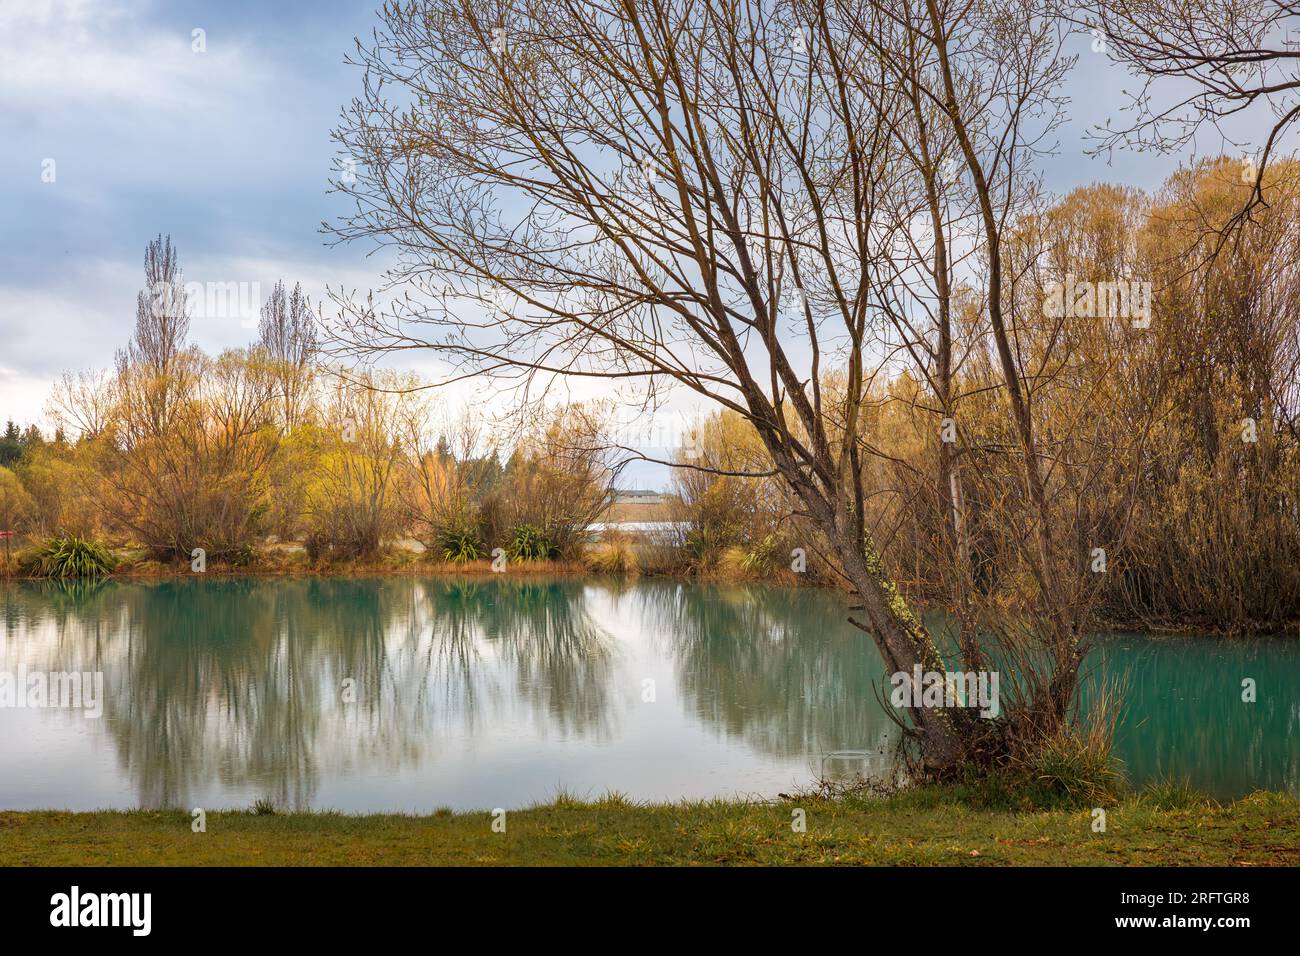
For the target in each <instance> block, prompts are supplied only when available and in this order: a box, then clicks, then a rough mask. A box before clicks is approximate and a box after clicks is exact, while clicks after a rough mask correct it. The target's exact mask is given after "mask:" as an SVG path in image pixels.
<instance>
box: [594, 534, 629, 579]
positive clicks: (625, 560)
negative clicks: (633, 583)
mask: <svg viewBox="0 0 1300 956" xmlns="http://www.w3.org/2000/svg"><path fill="white" fill-rule="evenodd" d="M586 564H587V567H588V568H590V569H591V570H592V571H595V572H596V573H597V574H636V573H637V572H638V571H639V570H640V563H639V562H638V561H637V556H636V551H635V549H634V548H633V547H632V542H630V541H629V540H628V539H627V538H625V537H623V536H621V535H609V536H607V537H606V538H605V540H603V541H601V542H600V543H598V544H597V545H596V546H595V547H594V548H592V549H591V550H590V551H588V552H587V554H586Z"/></svg>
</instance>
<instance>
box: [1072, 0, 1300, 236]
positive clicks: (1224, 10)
mask: <svg viewBox="0 0 1300 956" xmlns="http://www.w3.org/2000/svg"><path fill="white" fill-rule="evenodd" d="M1062 7H1063V9H1064V12H1065V16H1066V18H1067V19H1068V20H1070V21H1071V22H1072V23H1074V24H1075V25H1076V26H1077V27H1079V28H1081V29H1083V30H1087V31H1091V32H1092V34H1093V36H1094V44H1095V47H1096V48H1097V49H1099V50H1100V49H1104V50H1105V52H1106V53H1107V54H1109V55H1110V56H1111V57H1112V58H1113V59H1114V60H1116V61H1117V62H1119V63H1121V64H1123V65H1125V66H1126V67H1128V68H1129V70H1130V71H1131V72H1132V73H1134V74H1135V75H1136V76H1137V77H1138V78H1139V79H1140V80H1141V86H1140V87H1139V88H1138V89H1137V90H1135V91H1134V92H1133V93H1131V94H1130V96H1131V100H1132V102H1131V104H1130V106H1129V108H1128V114H1129V119H1128V121H1127V122H1125V123H1120V124H1117V125H1109V124H1108V125H1107V126H1106V127H1104V128H1103V129H1102V131H1101V132H1102V143H1101V145H1102V147H1103V148H1105V149H1111V148H1113V147H1115V146H1117V145H1121V144H1123V145H1136V146H1138V147H1141V148H1144V149H1152V150H1155V151H1157V152H1161V153H1171V152H1175V151H1178V150H1181V149H1182V148H1183V147H1185V146H1186V145H1188V144H1189V143H1191V142H1192V141H1193V139H1194V138H1195V137H1196V135H1197V134H1198V133H1199V132H1201V131H1202V130H1205V129H1206V128H1210V129H1213V130H1216V131H1217V132H1218V133H1219V134H1220V135H1222V136H1223V137H1224V138H1225V139H1226V140H1228V141H1231V133H1230V130H1229V129H1228V128H1227V126H1226V125H1225V124H1226V122H1227V121H1229V120H1231V119H1233V118H1234V117H1243V118H1244V117H1248V116H1252V115H1257V114H1259V113H1260V112H1263V111H1266V112H1267V113H1270V114H1271V116H1272V119H1271V121H1270V122H1269V126H1268V132H1267V134H1266V136H1265V138H1264V143H1263V145H1262V146H1261V147H1259V148H1258V151H1252V152H1251V153H1249V154H1245V155H1243V158H1242V175H1243V180H1244V181H1246V182H1248V183H1249V184H1251V185H1252V186H1253V189H1252V191H1251V193H1250V197H1249V199H1248V200H1247V202H1246V204H1245V206H1244V207H1243V208H1242V210H1241V212H1240V213H1239V214H1238V215H1237V216H1236V217H1234V218H1233V219H1232V220H1231V221H1230V222H1229V223H1228V226H1227V227H1225V232H1226V231H1227V230H1228V229H1232V228H1235V227H1237V226H1239V225H1240V224H1241V223H1243V222H1244V221H1246V220H1248V219H1249V218H1250V215H1251V211H1252V210H1253V209H1254V208H1255V207H1257V206H1259V205H1261V204H1263V203H1264V202H1265V198H1264V193H1263V190H1262V188H1261V181H1262V175H1263V172H1264V170H1265V169H1266V168H1267V166H1268V164H1269V162H1270V161H1271V160H1272V159H1273V158H1274V156H1275V153H1276V152H1277V150H1278V148H1279V146H1280V144H1281V143H1282V141H1283V140H1284V139H1285V136H1286V133H1287V131H1288V130H1290V129H1291V127H1292V126H1293V125H1294V123H1295V122H1296V119H1297V117H1300V75H1297V73H1296V63H1297V62H1298V61H1300V20H1298V19H1296V15H1297V13H1300V8H1298V7H1297V5H1296V4H1295V3H1293V2H1290V0H1181V2H1178V3H1170V2H1168V0H1082V2H1078V3H1073V2H1071V3H1063V4H1062ZM1237 145H1239V146H1240V145H1241V144H1237Z"/></svg>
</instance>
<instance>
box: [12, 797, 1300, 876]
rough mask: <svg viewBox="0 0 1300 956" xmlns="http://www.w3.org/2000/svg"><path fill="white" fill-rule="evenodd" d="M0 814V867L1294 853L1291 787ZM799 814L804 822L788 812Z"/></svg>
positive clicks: (956, 860)
mask: <svg viewBox="0 0 1300 956" xmlns="http://www.w3.org/2000/svg"><path fill="white" fill-rule="evenodd" d="M260 810H261V811H262V812H259V813H254V812H250V811H243V812H240V811H228V812H215V811H214V812H209V813H208V814H207V815H206V819H205V821H204V826H205V827H206V830H205V832H202V833H195V832H193V830H192V827H193V824H194V818H193V816H192V815H191V814H190V813H189V812H186V811H183V810H164V811H149V810H136V811H126V812H114V811H100V812H93V813H67V812H61V811H38V812H28V813H12V812H4V811H0V833H2V834H3V835H4V839H3V840H0V866H29V865H40V866H439V865H444V866H480V865H488V866H640V865H660V866H664V865H667V866H745V865H784V866H794V865H813V866H827V865H839V866H900V865H903V866H1183V865H1194V866H1294V865H1296V863H1297V862H1300V799H1297V798H1296V797H1293V796H1284V795H1281V794H1270V793H1262V792H1261V793H1256V794H1253V795H1251V796H1249V797H1246V798H1243V799H1241V800H1237V801H1235V802H1233V803H1230V804H1226V805H1218V804H1216V803H1213V802H1212V801H1208V800H1205V799H1203V798H1198V797H1194V796H1188V797H1185V798H1183V799H1179V800H1173V801H1171V800H1170V799H1169V798H1168V797H1167V796H1163V797H1162V796H1160V795H1159V794H1155V793H1150V794H1145V795H1139V796H1135V797H1132V798H1129V799H1127V800H1125V801H1123V802H1120V803H1118V804H1115V805H1113V806H1111V807H1109V808H1107V809H1106V817H1105V830H1104V832H1099V831H1098V830H1097V829H1095V825H1096V821H1097V819H1098V817H1097V816H1096V814H1095V813H1094V812H1093V811H1092V810H1090V809H1083V808H1081V809H1056V810H1035V811H1029V812H1025V811H1018V810H1009V809H991V808H977V807H971V806H969V805H968V804H966V803H965V802H963V800H962V799H961V797H960V795H959V794H957V793H955V792H954V791H953V790H952V789H951V788H939V787H929V788H924V789H922V790H918V791H915V792H912V793H909V794H906V795H903V796H899V797H894V798H889V799H851V800H817V799H813V798H793V799H789V800H781V801H778V802H775V803H746V802H727V801H713V802H707V803H680V804H652V805H638V804H634V803H632V802H630V801H628V800H627V799H625V798H623V797H620V796H619V795H617V794H613V795H608V796H605V797H603V798H600V799H596V800H591V801H582V800H578V799H575V798H573V797H569V796H561V797H560V798H558V799H556V800H555V801H553V802H551V803H547V804H544V805H540V806H535V807H531V808H527V809H521V810H514V811H510V812H508V813H506V814H505V818H504V819H505V832H503V833H502V832H494V831H493V829H492V823H493V816H492V814H490V813H488V812H486V811H484V812H478V813H452V812H451V811H450V810H446V811H441V812H438V813H435V814H433V815H430V816H404V815H394V814H377V815H355V816H354V815H345V814H334V813H275V812H269V811H271V810H272V808H270V807H267V806H265V805H264V806H262V807H261V808H260ZM795 811H802V816H803V822H804V825H805V826H806V830H805V831H804V832H797V831H796V830H795V828H794V827H793V826H792V824H793V823H794V822H795V820H796V817H797V814H796V812H795Z"/></svg>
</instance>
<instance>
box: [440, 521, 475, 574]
mask: <svg viewBox="0 0 1300 956" xmlns="http://www.w3.org/2000/svg"><path fill="white" fill-rule="evenodd" d="M437 547H438V550H439V551H441V552H442V559H443V560H444V561H449V562H450V563H452V564H469V563H470V562H471V561H480V560H482V559H483V558H486V557H487V548H486V547H485V546H484V544H483V539H482V537H481V536H480V535H479V533H478V530H477V529H476V528H473V527H470V526H468V525H456V526H450V527H447V528H444V529H442V531H441V533H440V534H439V535H438V543H437Z"/></svg>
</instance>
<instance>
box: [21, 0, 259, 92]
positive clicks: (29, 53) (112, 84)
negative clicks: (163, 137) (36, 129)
mask: <svg viewBox="0 0 1300 956" xmlns="http://www.w3.org/2000/svg"><path fill="white" fill-rule="evenodd" d="M138 10H139V7H138V5H137V6H135V7H128V6H126V5H123V4H120V3H112V2H106V0H36V2H31V0H25V2H23V3H20V4H12V5H9V6H8V7H5V8H4V9H0V50H3V51H4V55H3V56H0V107H3V108H5V109H7V110H13V111H17V112H19V113H27V114H32V115H37V116H39V115H41V114H43V113H46V112H47V111H51V110H59V109H64V108H66V107H67V106H69V105H70V104H84V105H94V104H100V105H104V106H118V107H121V106H127V107H134V108H136V109H147V110H158V109H163V110H172V111H188V110H202V109H205V108H208V107H211V106H213V105H215V104H216V103H218V102H220V101H222V100H223V99H225V98H226V97H227V96H228V95H229V94H230V93H231V92H237V91H240V90H248V89H251V88H254V87H256V86H258V85H260V84H262V83H264V82H265V81H266V78H267V77H266V72H267V68H266V66H265V61H262V60H260V59H259V58H257V57H255V56H253V55H251V54H250V53H248V52H247V51H246V50H245V49H244V47H243V46H242V45H241V44H240V43H236V42H233V41H232V38H230V37H228V36H222V37H217V36H208V37H206V45H207V51H206V52H203V53H196V52H194V51H193V49H192V43H193V41H192V32H191V31H192V29H193V28H191V30H184V29H182V28H179V27H178V28H176V29H174V30H168V29H165V28H162V27H160V26H158V25H156V24H153V25H145V24H144V23H142V22H141V19H140V17H139V15H138ZM196 27H197V25H196ZM198 28H199V29H202V28H201V27H198Z"/></svg>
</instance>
